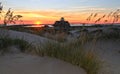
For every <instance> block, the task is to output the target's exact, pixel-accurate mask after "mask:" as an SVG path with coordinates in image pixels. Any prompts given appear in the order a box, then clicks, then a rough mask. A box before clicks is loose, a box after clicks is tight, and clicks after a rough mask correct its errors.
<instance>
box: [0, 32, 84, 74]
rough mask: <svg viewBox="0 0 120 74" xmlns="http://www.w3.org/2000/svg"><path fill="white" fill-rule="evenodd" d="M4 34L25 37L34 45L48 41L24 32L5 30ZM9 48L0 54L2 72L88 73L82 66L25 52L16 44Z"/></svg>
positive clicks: (36, 73)
mask: <svg viewBox="0 0 120 74" xmlns="http://www.w3.org/2000/svg"><path fill="white" fill-rule="evenodd" d="M2 32H3V30H2ZM1 34H2V33H1ZM3 34H6V35H7V34H8V36H10V37H11V38H19V39H21V38H23V39H24V40H26V41H28V42H29V43H31V42H32V44H33V45H38V44H39V43H44V42H45V41H48V39H46V38H43V37H40V36H37V35H32V34H29V33H24V32H17V31H11V30H8V31H6V30H4V33H3ZM9 50H10V51H9V52H8V53H6V54H5V55H3V56H0V74H86V72H85V71H84V70H83V69H82V68H80V67H76V66H74V65H72V64H70V63H67V62H64V61H62V60H58V59H55V58H50V57H40V56H33V55H28V54H24V53H21V52H20V51H19V49H18V48H16V47H15V46H12V47H9Z"/></svg>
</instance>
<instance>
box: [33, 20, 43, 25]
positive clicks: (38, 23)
mask: <svg viewBox="0 0 120 74" xmlns="http://www.w3.org/2000/svg"><path fill="white" fill-rule="evenodd" d="M34 24H36V25H40V24H42V22H40V21H36V22H35V23H34Z"/></svg>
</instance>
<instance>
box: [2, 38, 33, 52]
mask: <svg viewBox="0 0 120 74" xmlns="http://www.w3.org/2000/svg"><path fill="white" fill-rule="evenodd" d="M12 45H17V46H18V47H19V48H20V50H21V51H22V52H25V50H28V49H29V48H30V47H31V45H30V44H29V43H28V42H27V41H25V40H23V39H11V38H9V37H6V38H0V51H2V52H6V51H7V50H8V49H7V47H9V46H12Z"/></svg>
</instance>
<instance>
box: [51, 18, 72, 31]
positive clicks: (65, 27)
mask: <svg viewBox="0 0 120 74" xmlns="http://www.w3.org/2000/svg"><path fill="white" fill-rule="evenodd" d="M53 26H54V29H55V30H56V31H69V29H70V23H69V22H68V21H65V20H64V18H63V17H62V18H61V19H60V21H56V22H55V24H53Z"/></svg>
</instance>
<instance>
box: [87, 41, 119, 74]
mask: <svg viewBox="0 0 120 74" xmlns="http://www.w3.org/2000/svg"><path fill="white" fill-rule="evenodd" d="M91 44H92V43H90V44H89V43H88V44H87V49H90V48H91V47H92V45H91ZM93 46H94V48H93V47H92V49H94V51H95V52H96V55H97V57H98V58H99V59H100V61H101V65H102V67H101V71H100V72H99V73H100V74H120V52H119V51H120V41H114V40H106V41H103V40H101V41H98V42H97V43H96V44H95V45H93Z"/></svg>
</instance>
